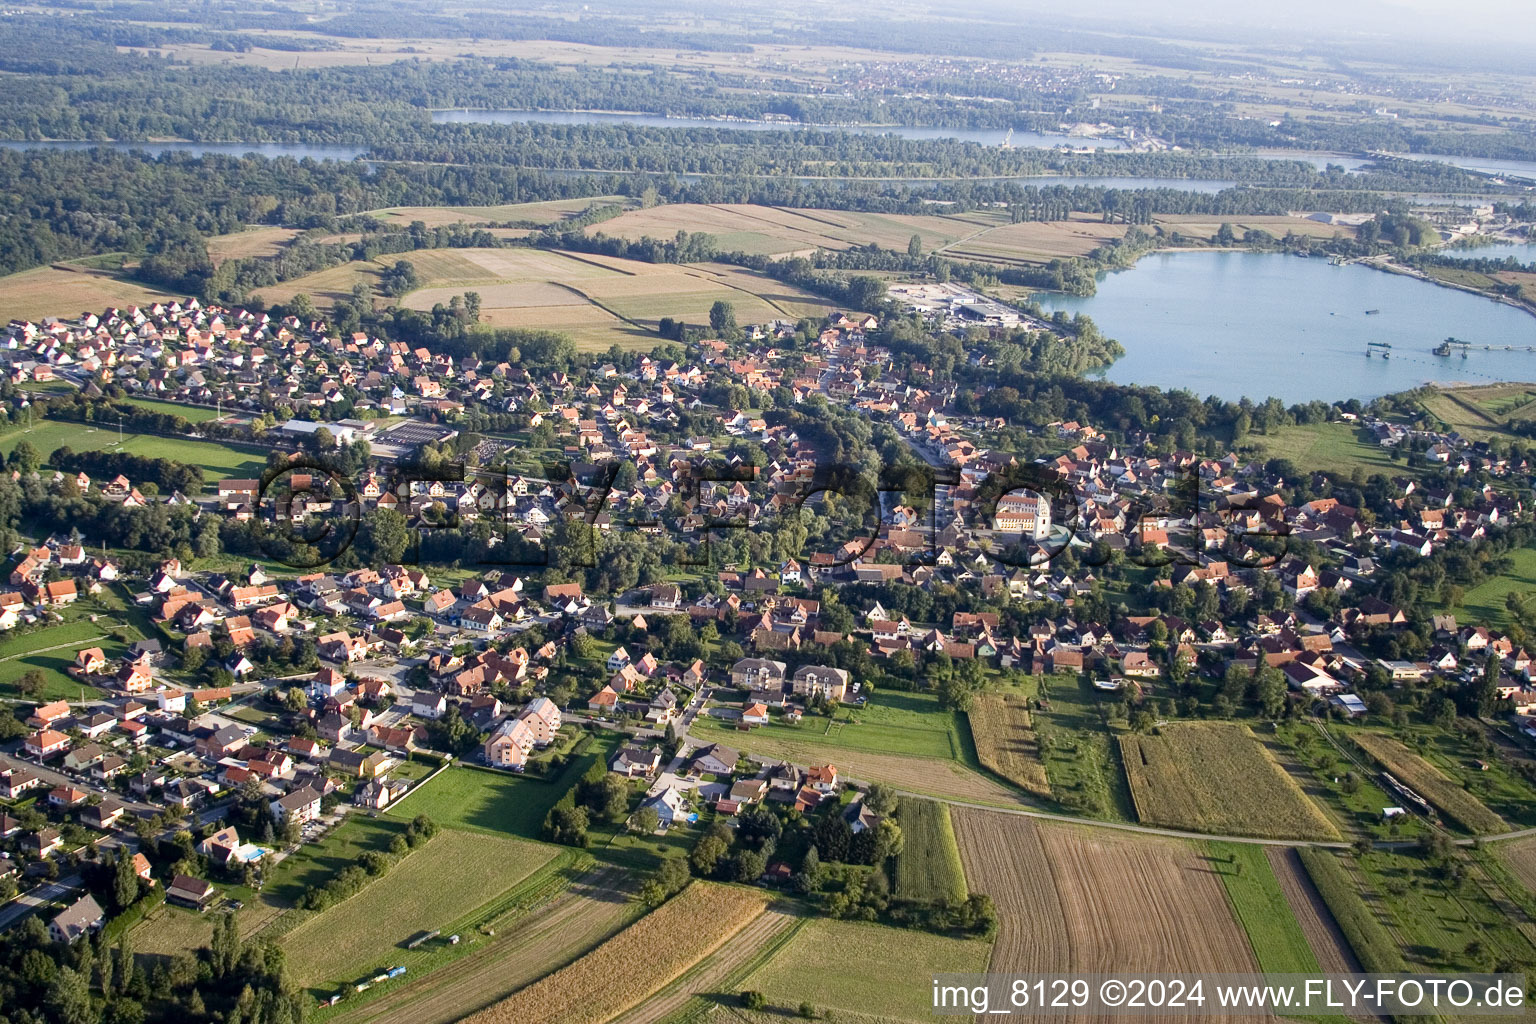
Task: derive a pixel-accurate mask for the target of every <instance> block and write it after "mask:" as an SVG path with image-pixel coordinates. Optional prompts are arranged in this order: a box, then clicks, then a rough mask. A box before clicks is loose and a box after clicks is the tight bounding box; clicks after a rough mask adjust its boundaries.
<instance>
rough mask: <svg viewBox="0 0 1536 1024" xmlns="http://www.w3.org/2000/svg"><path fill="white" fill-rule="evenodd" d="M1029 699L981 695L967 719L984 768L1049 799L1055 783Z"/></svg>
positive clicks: (1022, 696)
mask: <svg viewBox="0 0 1536 1024" xmlns="http://www.w3.org/2000/svg"><path fill="white" fill-rule="evenodd" d="M1028 699H1029V698H1028V697H1026V696H1025V695H1023V694H1019V693H981V694H977V695H976V699H975V703H974V705H973V706H972V708H971V710H970V711H969V712H968V713H967V714H966V718H967V720H968V721H969V722H970V725H971V737H972V738H973V739H974V740H975V741H976V756H977V757H978V758H979V759H980V760H981V764H982V767H984V768H986V769H987V770H988V771H991V772H994V773H996V774H997V775H1000V776H1002V777H1003V778H1005V779H1007V780H1008V781H1009V782H1011V783H1013V784H1014V785H1016V786H1018V787H1020V788H1021V789H1024V790H1027V791H1028V792H1030V793H1033V794H1035V795H1036V796H1043V797H1048V796H1050V795H1051V784H1050V782H1049V781H1048V780H1047V779H1046V777H1045V762H1043V761H1042V760H1041V759H1040V744H1039V741H1038V738H1037V737H1036V736H1035V730H1034V724H1033V722H1032V721H1031V720H1030V716H1029V708H1028V703H1027V702H1028Z"/></svg>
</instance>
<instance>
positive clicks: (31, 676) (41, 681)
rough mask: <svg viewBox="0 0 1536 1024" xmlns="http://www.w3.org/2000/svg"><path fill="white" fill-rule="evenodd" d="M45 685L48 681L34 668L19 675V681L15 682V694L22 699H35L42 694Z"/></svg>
mask: <svg viewBox="0 0 1536 1024" xmlns="http://www.w3.org/2000/svg"><path fill="white" fill-rule="evenodd" d="M47 685H48V680H47V679H46V678H44V677H43V674H42V672H40V671H38V670H37V669H35V668H34V669H29V670H28V671H26V672H23V673H22V674H21V678H20V679H18V680H16V692H17V693H19V694H21V695H22V696H23V697H36V696H38V695H39V694H41V693H42V692H43V688H44V687H45V686H47Z"/></svg>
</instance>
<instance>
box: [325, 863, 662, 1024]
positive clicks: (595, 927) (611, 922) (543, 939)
mask: <svg viewBox="0 0 1536 1024" xmlns="http://www.w3.org/2000/svg"><path fill="white" fill-rule="evenodd" d="M621 881H622V874H621V872H619V871H618V870H617V869H612V868H609V869H603V870H599V871H594V872H591V873H590V874H588V875H586V876H585V877H583V878H581V879H578V880H577V881H576V882H575V883H574V884H573V885H572V886H571V887H570V888H569V889H568V890H566V891H565V892H563V893H561V894H560V895H559V896H557V897H555V898H554V899H553V900H551V901H550V902H549V903H546V904H544V905H543V906H541V907H538V908H537V909H535V910H532V911H530V912H529V913H528V914H527V915H526V916H525V917H523V918H522V919H520V920H518V921H516V922H514V923H512V924H511V925H510V926H506V927H503V928H501V929H499V933H498V934H497V936H496V937H495V938H494V939H492V940H491V941H490V942H488V943H487V944H486V945H485V946H484V947H483V948H481V949H478V950H476V951H474V952H473V953H470V954H468V955H467V956H465V957H463V958H462V959H459V960H455V961H453V962H452V963H450V964H448V965H447V966H445V967H441V968H439V969H438V970H435V971H432V972H431V973H429V974H425V975H423V976H421V977H420V978H417V979H415V980H412V981H410V982H409V983H408V984H406V985H404V986H402V987H400V988H394V989H390V990H388V991H387V992H386V993H385V994H383V995H381V996H380V997H379V998H377V999H375V1000H373V1001H371V1002H368V1003H364V1004H363V1005H360V1006H358V1007H356V1008H355V1009H352V1010H347V1011H344V1012H342V1013H341V1014H340V1015H339V1016H337V1017H335V1018H332V1022H331V1024H449V1022H451V1021H456V1020H460V1019H462V1018H463V1017H466V1016H468V1015H469V1014H471V1013H474V1012H475V1011H476V1010H480V1009H483V1008H485V1007H487V1006H489V1005H491V1004H492V1003H494V1002H496V1001H497V1000H499V999H505V998H506V997H507V996H509V995H511V994H512V993H513V992H516V991H517V990H518V989H520V988H522V987H523V986H525V985H530V984H532V983H533V982H535V981H537V980H538V979H539V978H542V977H544V976H545V975H546V974H549V973H550V972H551V971H555V970H558V969H560V968H561V967H564V966H565V965H566V964H568V963H570V962H571V961H573V960H574V959H576V958H577V957H579V956H581V955H582V954H584V953H586V952H587V951H588V950H590V949H592V948H593V947H595V946H597V945H598V944H600V943H602V942H605V941H607V940H608V939H609V938H610V937H612V936H613V935H614V934H615V933H617V932H618V931H619V929H621V928H622V927H623V926H624V925H625V924H626V923H628V922H629V921H630V920H631V919H632V918H633V916H634V914H635V913H636V910H637V907H636V904H635V903H634V902H633V901H632V900H631V899H630V894H629V893H628V892H626V891H625V890H623V889H621V888H615V886H616V885H618V883H619V882H621Z"/></svg>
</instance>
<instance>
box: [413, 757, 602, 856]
mask: <svg viewBox="0 0 1536 1024" xmlns="http://www.w3.org/2000/svg"><path fill="white" fill-rule="evenodd" d="M596 749H598V745H597V744H594V745H593V747H592V748H591V750H596ZM593 756H594V755H593V754H592V753H591V752H590V751H589V753H588V754H586V755H584V756H582V757H578V758H574V759H573V760H572V761H571V762H570V764H568V765H567V766H566V769H565V771H564V772H563V773H561V775H560V776H559V777H557V778H555V779H552V780H550V781H548V782H546V781H544V780H542V779H532V778H523V777H521V776H517V775H514V774H512V773H510V772H501V771H495V770H492V769H487V768H470V767H466V766H464V765H454V766H452V767H450V768H448V769H447V770H446V771H444V772H442V773H440V774H439V775H437V776H436V777H435V778H433V779H432V781H431V782H428V783H426V784H425V785H423V786H420V787H418V788H416V789H414V790H412V791H411V793H410V795H408V796H407V797H406V798H405V799H403V800H401V801H400V802H399V803H397V804H395V805H394V806H393V807H391V808H390V809H389V810H388V811H387V812H385V813H386V814H388V815H390V816H392V817H396V818H403V819H406V820H409V819H411V818H414V817H416V815H418V814H425V815H427V816H428V817H430V818H431V819H432V820H433V821H435V822H437V823H438V824H439V825H442V826H444V827H445V828H457V829H469V830H471V831H476V832H494V833H501V834H505V835H514V836H522V837H524V838H527V839H536V838H538V836H539V832H540V830H541V829H542V827H543V825H544V816H545V815H546V814H548V813H549V809H550V808H551V807H553V806H554V805H555V803H556V801H558V800H559V799H560V798H561V797H562V796H564V795H565V791H566V790H567V789H568V788H569V787H570V786H571V784H572V783H574V782H575V781H576V780H577V779H579V778H580V777H581V773H582V772H584V771H586V766H587V765H588V764H590V763H591V758H592V757H593ZM596 756H605V755H602V754H599V755H596Z"/></svg>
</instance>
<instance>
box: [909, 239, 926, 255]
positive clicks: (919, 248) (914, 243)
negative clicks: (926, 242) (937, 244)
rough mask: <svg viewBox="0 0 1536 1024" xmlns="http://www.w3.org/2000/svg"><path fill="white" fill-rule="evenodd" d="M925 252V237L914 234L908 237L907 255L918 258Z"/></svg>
mask: <svg viewBox="0 0 1536 1024" xmlns="http://www.w3.org/2000/svg"><path fill="white" fill-rule="evenodd" d="M922 254H923V238H922V236H921V235H913V236H912V237H911V238H909V239H907V255H908V256H911V257H912V258H913V259H917V258H918V257H919V256H921V255H922Z"/></svg>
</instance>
